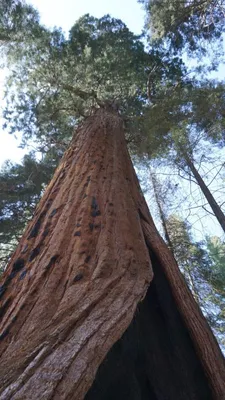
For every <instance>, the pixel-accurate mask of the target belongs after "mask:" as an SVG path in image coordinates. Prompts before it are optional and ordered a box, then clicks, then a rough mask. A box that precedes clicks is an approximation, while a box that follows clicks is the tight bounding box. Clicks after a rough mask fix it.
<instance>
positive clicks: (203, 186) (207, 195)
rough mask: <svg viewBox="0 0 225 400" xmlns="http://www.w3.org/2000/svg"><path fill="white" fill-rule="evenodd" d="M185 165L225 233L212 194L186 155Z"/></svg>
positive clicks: (224, 226)
mask: <svg viewBox="0 0 225 400" xmlns="http://www.w3.org/2000/svg"><path fill="white" fill-rule="evenodd" d="M184 157H185V160H186V163H187V165H188V167H189V168H190V170H191V172H192V174H193V175H194V177H195V179H196V181H197V183H198V185H199V187H200V189H201V191H202V193H203V194H204V196H205V198H206V200H207V201H208V203H209V205H210V207H211V209H212V210H213V212H214V214H215V217H216V218H217V220H218V222H219V224H220V226H221V228H222V229H223V230H224V232H225V215H224V213H223V212H222V210H221V208H220V206H219V205H218V204H217V202H216V200H215V199H214V197H213V195H212V193H211V192H210V190H209V189H208V187H207V186H206V184H205V182H204V181H203V179H202V177H201V175H200V174H199V172H198V171H197V169H196V168H195V166H194V164H193V162H192V161H191V159H190V157H188V155H187V154H185V155H184Z"/></svg>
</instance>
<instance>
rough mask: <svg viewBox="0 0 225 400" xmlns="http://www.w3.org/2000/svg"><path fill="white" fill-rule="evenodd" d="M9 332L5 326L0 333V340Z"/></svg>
mask: <svg viewBox="0 0 225 400" xmlns="http://www.w3.org/2000/svg"><path fill="white" fill-rule="evenodd" d="M8 334H9V328H6V329H5V330H4V331H3V332H2V334H1V335H0V340H3V339H5V337H6V336H7V335H8Z"/></svg>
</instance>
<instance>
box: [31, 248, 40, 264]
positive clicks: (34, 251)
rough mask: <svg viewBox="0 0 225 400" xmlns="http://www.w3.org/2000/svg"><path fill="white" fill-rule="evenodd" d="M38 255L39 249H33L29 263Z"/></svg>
mask: <svg viewBox="0 0 225 400" xmlns="http://www.w3.org/2000/svg"><path fill="white" fill-rule="evenodd" d="M39 253H40V248H39V247H35V248H34V249H33V250H32V252H31V253H30V257H29V262H31V261H33V260H34V259H35V258H36V257H37V256H38V254H39Z"/></svg>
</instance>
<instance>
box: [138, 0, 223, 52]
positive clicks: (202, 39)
mask: <svg viewBox="0 0 225 400" xmlns="http://www.w3.org/2000/svg"><path fill="white" fill-rule="evenodd" d="M139 1H140V2H141V3H142V4H144V6H145V9H146V11H147V16H148V17H147V18H148V20H147V24H148V26H149V27H150V31H151V39H152V40H153V41H154V40H156V41H158V40H160V39H164V38H165V39H166V41H167V42H168V43H169V45H170V46H171V48H173V49H174V50H175V51H179V50H183V49H185V48H186V49H188V50H189V51H190V52H195V51H196V50H198V54H199V51H200V52H201V53H204V54H205V52H206V45H207V42H210V44H213V43H214V42H215V41H216V40H218V39H220V38H221V37H222V33H223V32H224V21H225V2H224V1H223V0H190V1H180V0H171V1H167V0H139Z"/></svg>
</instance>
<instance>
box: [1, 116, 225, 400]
mask: <svg viewBox="0 0 225 400" xmlns="http://www.w3.org/2000/svg"><path fill="white" fill-rule="evenodd" d="M150 258H151V260H152V263H151V262H150ZM151 264H152V266H153V269H154V274H155V277H154V279H153V282H152V283H151V284H150V282H151V280H152V277H153V273H152V267H151ZM149 285H150V286H149ZM146 292H147V295H146ZM166 293H167V294H168V296H167V295H166ZM0 296H1V309H0V316H1V319H2V321H1V325H0V328H1V336H0V399H1V400H8V399H10V400H11V399H12V400H26V399H27V400H28V399H29V400H31V399H32V400H36V399H38V400H39V399H42V400H47V399H54V400H57V399H60V400H75V399H76V400H81V399H84V397H85V395H87V398H88V396H89V397H90V398H94V397H95V394H94V395H93V391H94V393H95V383H94V384H93V386H92V388H94V389H93V390H92V388H91V389H90V391H89V388H90V387H91V385H92V383H93V381H94V380H95V382H96V381H98V378H97V377H98V375H99V374H97V376H96V372H97V370H98V368H99V366H100V368H99V371H100V370H101V367H103V370H104V366H105V364H106V365H110V366H111V367H112V368H111V371H112V372H113V373H112V374H110V379H112V378H113V376H114V374H115V375H116V373H117V364H116V363H115V362H114V361H115V359H114V358H113V360H112V361H110V362H109V363H108V364H107V357H108V356H109V359H110V360H111V358H110V354H111V353H110V349H111V350H112V352H113V355H114V350H113V349H114V346H117V344H118V343H120V341H121V340H122V341H123V342H122V343H123V345H124V343H126V340H125V342H124V335H128V338H133V337H134V334H133V331H132V329H133V326H134V325H135V324H136V320H137V326H138V327H139V328H140V330H141V332H143V334H142V338H143V343H145V341H146V343H148V346H147V347H146V349H145V350H144V355H145V356H146V357H147V358H146V359H145V362H146V364H143V363H142V362H141V363H140V362H139V361H140V357H141V356H140V354H139V350H138V349H139V347H138V346H137V349H136V348H133V345H132V346H131V348H130V351H128V352H127V351H126V350H125V351H124V352H122V353H121V351H120V350H119V355H120V360H124V357H128V360H130V357H132V354H133V353H134V352H135V353H137V359H135V361H134V363H133V364H132V366H133V369H131V370H130V369H129V370H128V371H127V372H126V374H127V375H128V377H129V378H130V379H127V380H126V379H124V380H123V379H122V380H120V382H121V385H120V386H119V385H115V382H114V384H113V386H110V384H111V381H110V379H109V381H108V386H107V382H106V380H104V381H103V383H102V385H101V387H103V386H104V385H106V386H107V387H106V393H107V395H106V397H104V398H105V399H107V400H108V399H110V393H112V392H113V391H114V392H113V393H117V391H119V390H121V391H120V395H121V397H120V398H121V399H123V400H126V399H128V398H129V399H131V397H129V396H127V397H126V395H125V396H124V395H123V394H121V393H124V392H123V391H124V390H125V389H127V386H126V383H127V382H128V386H129V387H130V386H131V382H136V383H137V385H136V386H137V390H139V389H140V390H142V388H143V387H144V385H145V384H144V383H142V380H143V374H138V371H139V368H137V369H136V363H138V365H139V366H140V365H141V368H144V372H146V373H147V372H149V374H148V377H147V378H146V379H147V380H148V383H147V386H146V385H145V386H146V393H147V398H154V399H157V400H162V399H164V398H165V397H166V396H167V393H168V396H167V398H168V399H169V400H174V399H175V398H176V399H177V400H194V399H195V400H199V399H202V400H205V399H211V398H212V396H213V398H214V399H216V400H222V399H224V393H225V383H224V382H225V366H224V359H223V356H222V354H221V352H220V349H219V347H218V344H217V343H216V341H215V338H214V337H213V335H212V332H211V330H210V328H209V326H208V325H207V323H206V321H205V318H204V317H203V315H202V313H201V312H200V310H199V308H198V306H197V305H196V303H195V301H194V300H193V297H192V295H191V293H190V291H189V290H188V288H187V286H186V284H185V282H184V280H183V278H182V275H181V274H180V272H179V269H178V267H177V264H176V262H175V261H174V259H173V257H172V255H171V253H170V251H169V250H168V249H167V247H166V245H165V243H164V242H163V240H162V239H161V237H160V236H159V234H158V232H157V230H156V228H155V226H154V223H153V221H152V219H151V216H150V214H149V211H148V208H147V205H146V203H145V200H144V197H143V195H142V193H141V191H140V187H139V184H138V180H137V178H136V175H135V172H134V169H133V166H132V163H131V161H130V158H129V155H128V151H127V148H126V143H125V138H124V130H123V121H122V120H121V119H120V118H119V117H118V115H117V114H116V113H114V112H111V111H107V110H104V109H100V110H98V111H97V112H96V113H95V114H94V115H93V116H91V117H89V118H88V119H87V120H86V122H85V123H84V125H83V126H82V127H81V128H80V129H79V130H78V132H77V135H76V139H74V140H73V142H72V144H71V147H70V149H69V150H68V151H67V152H66V154H65V156H64V158H63V160H62V162H61V164H60V166H59V168H58V169H57V171H56V173H55V175H54V177H53V179H52V181H51V183H50V184H49V186H48V188H47V189H46V192H45V194H44V196H43V198H42V200H41V202H40V204H39V206H38V207H37V210H36V213H35V215H34V218H33V220H32V221H31V222H30V224H29V226H28V228H27V229H26V231H25V233H24V235H23V237H22V239H21V242H20V244H19V246H18V248H17V250H16V252H15V254H14V256H13V258H12V260H11V263H10V265H9V267H8V268H7V271H6V272H5V274H4V276H3V282H2V286H1V289H0ZM143 299H144V301H143V302H142V303H141V304H140V306H139V309H140V312H139V317H138V316H136V317H135V318H134V315H135V311H136V309H137V306H138V304H139V303H140V302H141V300H143ZM135 326H136V325H135ZM165 328H166V329H165ZM149 330H150V331H149ZM165 342H166V351H164V350H165ZM131 343H133V342H132V340H131ZM138 343H139V342H138ZM123 345H122V347H121V349H122V348H124V347H123ZM125 347H126V346H125ZM126 349H127V347H126ZM156 350H157V352H156V353H155V351H156ZM106 356H107V357H106ZM105 358H106V361H104V362H103V360H104V359H105ZM118 371H119V369H118ZM135 371H137V375H138V376H137V377H136V375H135V374H136V372H135ZM162 371H163V373H162ZM129 372H130V373H131V375H129ZM168 374H169V375H168ZM95 376H96V379H95ZM168 376H169V377H170V378H171V379H168ZM177 378H178V379H177ZM129 382H130V383H129ZM209 387H210V389H209ZM151 393H154V396H155V397H150V395H151ZM202 393H203V395H202ZM204 394H205V395H204ZM174 396H175V397H174ZM203 396H204V397H203ZM97 398H98V399H100V397H97ZM114 398H117V397H114ZM135 398H136V399H137V398H138V399H142V398H143V399H144V398H145V397H140V396H139V397H138V395H137V397H135ZM118 399H119V396H118Z"/></svg>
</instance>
